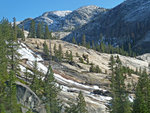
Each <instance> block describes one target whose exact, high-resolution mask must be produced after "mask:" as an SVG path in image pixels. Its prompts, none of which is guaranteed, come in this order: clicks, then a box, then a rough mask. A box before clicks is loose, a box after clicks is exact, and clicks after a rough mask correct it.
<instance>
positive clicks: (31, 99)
mask: <svg viewBox="0 0 150 113" xmlns="http://www.w3.org/2000/svg"><path fill="white" fill-rule="evenodd" d="M17 100H18V102H19V103H21V104H22V105H23V106H24V107H22V112H23V113H26V112H27V111H28V109H31V110H33V111H34V112H37V113H46V111H45V109H44V106H42V105H41V101H40V99H39V98H38V97H37V95H36V94H35V93H34V92H33V91H32V90H31V89H30V88H29V87H27V86H26V85H24V84H22V83H20V82H17Z"/></svg>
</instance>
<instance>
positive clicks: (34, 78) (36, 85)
mask: <svg viewBox="0 0 150 113" xmlns="http://www.w3.org/2000/svg"><path fill="white" fill-rule="evenodd" d="M32 72H33V75H32V82H31V84H30V87H31V89H32V90H33V91H34V92H35V93H36V94H38V93H37V92H38V89H39V80H38V76H39V73H38V66H37V61H34V64H33V69H32Z"/></svg>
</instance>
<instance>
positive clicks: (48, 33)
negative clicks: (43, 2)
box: [44, 25, 50, 39]
mask: <svg viewBox="0 0 150 113" xmlns="http://www.w3.org/2000/svg"><path fill="white" fill-rule="evenodd" d="M44 38H45V39H49V38H50V32H49V29H48V25H46V26H45V33H44Z"/></svg>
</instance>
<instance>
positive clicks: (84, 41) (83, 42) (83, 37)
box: [82, 35, 86, 47]
mask: <svg viewBox="0 0 150 113" xmlns="http://www.w3.org/2000/svg"><path fill="white" fill-rule="evenodd" d="M82 46H84V47H85V46H86V38H85V35H83V36H82Z"/></svg>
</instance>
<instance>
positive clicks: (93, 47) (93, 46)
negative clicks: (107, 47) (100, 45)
mask: <svg viewBox="0 0 150 113" xmlns="http://www.w3.org/2000/svg"><path fill="white" fill-rule="evenodd" d="M92 49H94V50H96V47H95V44H94V41H93V40H92Z"/></svg>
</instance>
